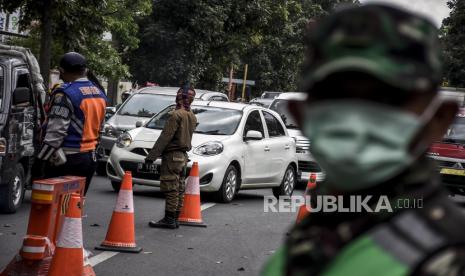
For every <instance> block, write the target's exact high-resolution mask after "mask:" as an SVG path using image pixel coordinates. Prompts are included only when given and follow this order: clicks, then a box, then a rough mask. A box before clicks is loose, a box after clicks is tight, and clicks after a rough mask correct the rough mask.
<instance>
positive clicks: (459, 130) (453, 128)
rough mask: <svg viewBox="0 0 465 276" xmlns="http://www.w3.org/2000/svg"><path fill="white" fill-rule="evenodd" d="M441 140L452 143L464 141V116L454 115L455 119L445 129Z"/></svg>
mask: <svg viewBox="0 0 465 276" xmlns="http://www.w3.org/2000/svg"><path fill="white" fill-rule="evenodd" d="M443 140H444V141H445V142H452V143H454V142H463V141H465V117H456V119H455V121H454V122H453V123H452V125H450V127H449V128H448V129H447V132H446V134H445V135H444V139H443Z"/></svg>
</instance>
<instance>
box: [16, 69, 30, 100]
mask: <svg viewBox="0 0 465 276" xmlns="http://www.w3.org/2000/svg"><path fill="white" fill-rule="evenodd" d="M13 77H14V79H13V83H14V87H13V89H16V88H18V87H25V88H29V89H31V91H32V87H31V77H30V75H29V71H28V70H27V69H26V68H16V69H14V72H13ZM31 100H33V99H31Z"/></svg>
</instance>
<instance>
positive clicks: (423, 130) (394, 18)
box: [263, 4, 465, 276]
mask: <svg viewBox="0 0 465 276" xmlns="http://www.w3.org/2000/svg"><path fill="white" fill-rule="evenodd" d="M308 48H309V49H308V56H307V59H308V60H307V62H308V64H307V67H306V71H305V74H304V82H303V88H304V89H305V91H307V92H308V94H309V98H308V101H307V102H306V103H304V104H298V103H292V104H291V106H290V110H292V111H293V113H294V116H295V117H296V119H297V120H298V121H299V122H300V126H301V128H302V130H303V131H304V133H305V134H306V135H307V136H308V138H309V139H310V140H311V141H312V147H311V151H312V154H313V155H314V157H315V158H316V160H317V161H318V162H319V164H320V165H321V167H322V169H323V170H324V171H325V172H326V174H327V180H326V181H325V182H323V183H321V185H320V187H319V188H318V190H317V191H316V194H315V195H314V196H313V197H312V206H314V207H315V200H314V198H315V197H321V196H324V195H340V196H342V197H343V198H344V199H347V202H348V201H349V197H350V196H361V197H362V198H363V197H366V196H369V195H370V196H372V198H371V200H369V205H370V206H372V205H373V204H376V203H377V202H378V200H379V199H380V198H381V197H383V196H385V197H387V198H388V199H389V202H390V204H391V206H392V211H387V210H385V209H384V210H383V211H382V212H363V210H362V212H337V211H336V212H332V213H323V212H313V213H310V215H309V216H308V217H306V218H305V219H304V220H303V221H302V223H300V224H298V225H296V226H295V227H294V229H292V231H291V233H290V235H289V237H288V239H287V241H286V243H285V246H284V247H283V248H281V249H280V250H279V251H278V252H277V253H276V255H275V256H274V257H273V258H272V259H271V260H270V262H269V263H268V265H267V266H266V267H265V270H264V273H263V274H264V275H357V276H363V275H366V276H369V275H370V276H371V275H394V276H395V275H465V270H464V268H465V235H464V234H463V229H464V227H465V217H464V214H463V211H462V210H461V208H460V207H458V206H456V204H455V203H454V202H452V201H451V200H450V199H449V198H448V193H447V191H445V190H444V188H443V187H442V186H441V183H440V179H439V176H438V175H437V174H436V173H435V166H434V164H432V161H430V160H429V159H428V158H427V157H426V152H427V150H428V147H429V145H430V144H431V143H432V142H433V141H435V140H440V139H441V138H442V136H443V134H444V133H445V132H446V130H447V128H448V126H449V124H450V123H451V122H452V121H453V119H454V116H455V113H456V112H457V104H456V103H454V102H449V101H445V100H443V99H441V98H440V97H439V96H438V87H439V84H440V83H441V77H442V75H441V60H440V50H439V42H438V32H437V29H436V27H435V26H434V25H433V24H432V23H430V22H429V21H428V20H426V19H424V18H422V17H420V16H417V15H414V14H411V13H408V12H406V11H403V10H399V9H397V8H393V7H390V6H385V5H381V4H371V5H362V6H359V7H351V8H347V9H344V10H340V11H338V12H336V13H335V14H332V15H330V16H328V17H327V18H325V19H323V20H321V21H320V22H319V23H318V25H316V26H314V29H313V30H311V33H310V37H309V41H308ZM399 199H401V200H400V201H399ZM405 200H408V201H409V202H410V203H412V205H414V204H413V203H415V202H417V203H418V202H422V204H421V205H420V204H419V205H418V206H416V207H417V208H409V209H406V208H403V207H404V206H400V205H399V204H398V202H405ZM344 201H345V200H344Z"/></svg>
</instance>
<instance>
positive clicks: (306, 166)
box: [270, 92, 325, 182]
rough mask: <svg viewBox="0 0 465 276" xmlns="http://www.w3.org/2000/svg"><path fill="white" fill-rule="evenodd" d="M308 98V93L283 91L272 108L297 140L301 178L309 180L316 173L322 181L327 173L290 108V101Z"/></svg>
mask: <svg viewBox="0 0 465 276" xmlns="http://www.w3.org/2000/svg"><path fill="white" fill-rule="evenodd" d="M306 99H307V93H301V92H287V93H282V94H280V95H279V96H278V97H276V98H275V99H274V100H273V103H271V105H270V109H271V110H273V111H275V112H276V113H278V114H279V115H280V116H281V119H282V120H283V122H284V124H285V125H286V128H287V131H288V132H289V135H290V136H291V137H293V138H294V139H295V141H296V153H297V159H298V160H299V171H300V172H301V175H300V179H299V180H300V181H301V182H307V181H308V179H309V178H310V174H312V173H315V174H316V178H317V181H318V182H320V181H323V180H324V179H325V174H324V172H323V171H322V170H321V168H320V166H319V165H318V163H317V162H316V161H315V159H314V158H313V156H312V154H311V153H310V140H308V138H307V137H305V136H304V135H303V134H302V132H301V131H300V129H299V128H298V127H297V124H296V123H295V121H294V119H293V118H292V115H291V114H290V113H289V110H288V103H289V101H305V100H306Z"/></svg>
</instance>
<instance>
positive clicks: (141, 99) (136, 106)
mask: <svg viewBox="0 0 465 276" xmlns="http://www.w3.org/2000/svg"><path fill="white" fill-rule="evenodd" d="M174 102H175V96H174V95H157V94H135V95H134V96H132V97H131V98H129V99H128V101H127V102H126V103H125V104H124V105H123V106H122V107H121V108H120V109H119V111H118V115H123V116H135V117H152V116H153V115H155V114H157V113H158V112H160V111H161V110H163V109H164V108H165V107H167V106H169V105H170V104H172V103H174Z"/></svg>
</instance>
